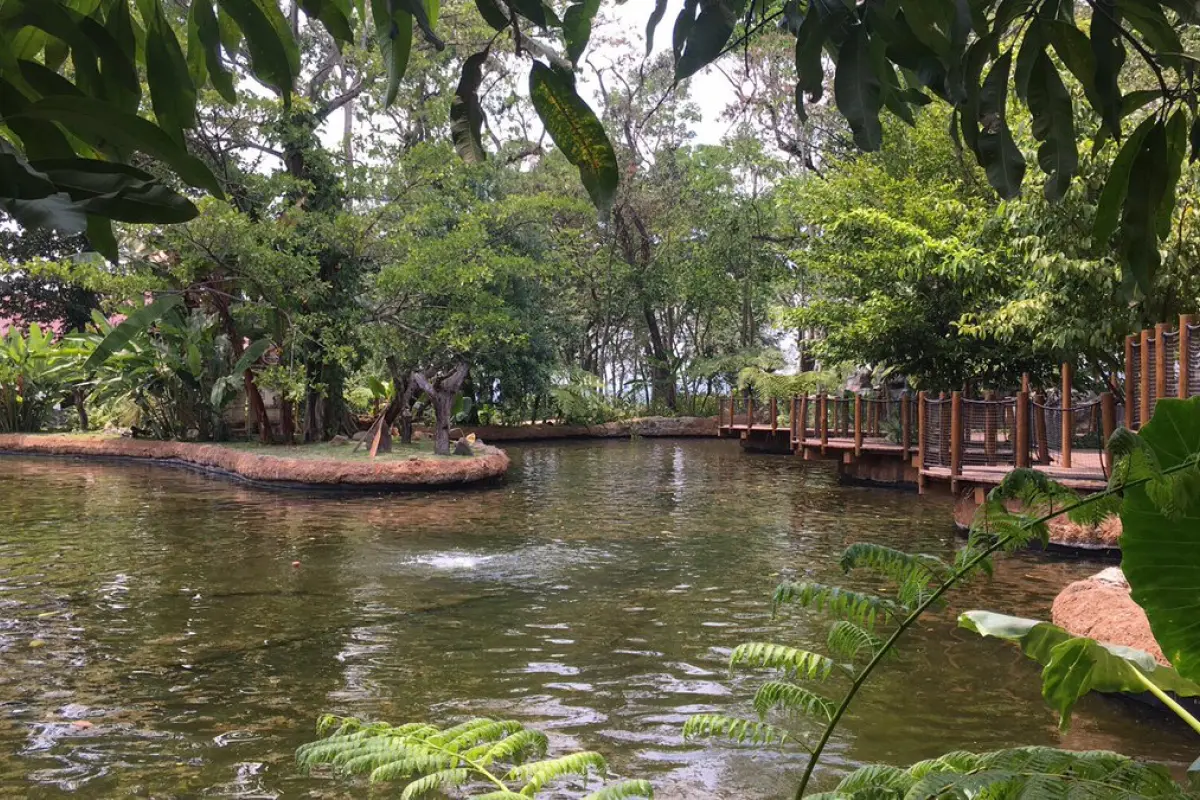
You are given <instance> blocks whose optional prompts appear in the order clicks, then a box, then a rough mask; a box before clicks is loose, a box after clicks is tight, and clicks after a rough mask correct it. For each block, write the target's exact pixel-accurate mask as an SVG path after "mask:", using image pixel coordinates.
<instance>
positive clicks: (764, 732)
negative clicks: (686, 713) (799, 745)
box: [683, 714, 791, 744]
mask: <svg viewBox="0 0 1200 800" xmlns="http://www.w3.org/2000/svg"><path fill="white" fill-rule="evenodd" d="M683 738H685V739H695V738H714V739H727V740H729V741H731V742H737V743H739V744H742V743H745V742H747V741H748V742H750V743H751V744H770V743H771V742H773V741H775V742H779V743H780V744H783V743H784V742H786V741H788V740H789V739H791V737H790V736H789V735H788V732H787V731H785V730H782V729H780V728H776V727H775V726H774V725H768V724H767V723H765V722H755V721H754V720H750V719H740V718H738V717H727V716H725V715H724V714H696V715H694V716H692V717H689V718H688V721H687V722H685V723H684V725H683Z"/></svg>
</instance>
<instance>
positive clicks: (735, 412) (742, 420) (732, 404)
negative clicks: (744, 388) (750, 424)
mask: <svg viewBox="0 0 1200 800" xmlns="http://www.w3.org/2000/svg"><path fill="white" fill-rule="evenodd" d="M747 402H748V399H747V398H746V397H745V396H744V395H736V394H735V395H734V396H733V397H731V398H729V408H730V409H731V412H730V416H728V417H726V418H725V419H726V423H725V424H727V425H728V424H732V425H745V424H746V408H747V405H746V404H747Z"/></svg>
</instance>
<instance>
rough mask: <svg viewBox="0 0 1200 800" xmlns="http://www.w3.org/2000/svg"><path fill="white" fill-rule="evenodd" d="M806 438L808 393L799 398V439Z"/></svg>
mask: <svg viewBox="0 0 1200 800" xmlns="http://www.w3.org/2000/svg"><path fill="white" fill-rule="evenodd" d="M807 438H808V393H807V392H806V393H805V394H804V396H803V397H801V398H800V441H801V442H803V441H804V440H805V439H807Z"/></svg>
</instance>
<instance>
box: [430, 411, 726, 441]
mask: <svg viewBox="0 0 1200 800" xmlns="http://www.w3.org/2000/svg"><path fill="white" fill-rule="evenodd" d="M417 430H418V431H420V432H421V433H422V434H426V435H427V434H428V433H429V429H428V428H425V427H418V428H417ZM460 430H462V432H463V434H471V433H473V434H475V435H476V436H477V437H479V438H480V439H482V440H483V441H485V442H533V441H546V440H550V439H627V438H629V437H630V436H646V437H663V438H666V437H687V438H700V437H706V436H707V437H714V438H715V437H716V436H717V418H716V417H641V418H638V419H630V420H623V421H621V422H605V423H603V424H601V425H554V424H549V423H539V424H536V425H478V426H474V427H472V426H464V427H462V428H461V429H460Z"/></svg>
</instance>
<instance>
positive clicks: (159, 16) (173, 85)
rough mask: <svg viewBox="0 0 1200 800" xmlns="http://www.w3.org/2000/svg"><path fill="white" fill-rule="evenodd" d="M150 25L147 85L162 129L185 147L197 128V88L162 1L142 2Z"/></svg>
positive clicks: (144, 14) (144, 13)
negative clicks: (185, 140)
mask: <svg viewBox="0 0 1200 800" xmlns="http://www.w3.org/2000/svg"><path fill="white" fill-rule="evenodd" d="M138 7H139V8H140V9H141V12H142V19H143V20H144V21H145V23H146V82H147V83H149V84H150V102H151V104H152V105H153V106H154V116H155V118H156V119H157V120H158V124H159V126H160V127H161V128H162V129H163V130H165V131H166V132H167V133H169V134H171V136H172V137H174V139H175V141H177V142H179V143H180V144H183V131H184V129H185V128H191V127H193V126H195V124H196V87H195V85H194V84H193V83H192V77H191V71H190V70H189V69H188V63H187V59H186V58H184V55H183V49H182V48H180V46H179V40H178V39H176V38H175V31H173V30H172V29H171V25H170V23H169V22H167V18H166V15H165V14H163V8H162V0H138Z"/></svg>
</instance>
